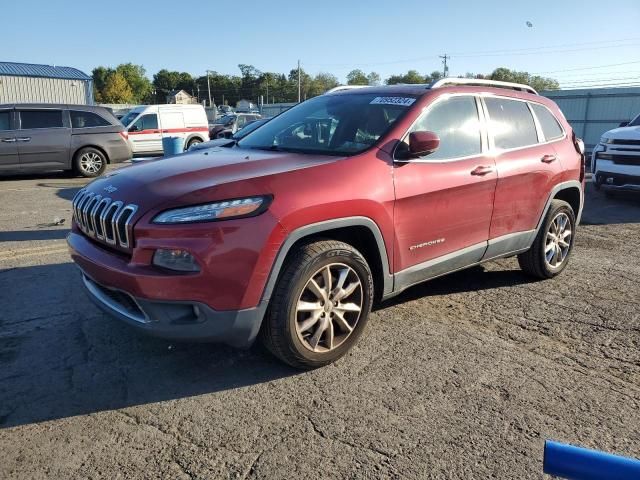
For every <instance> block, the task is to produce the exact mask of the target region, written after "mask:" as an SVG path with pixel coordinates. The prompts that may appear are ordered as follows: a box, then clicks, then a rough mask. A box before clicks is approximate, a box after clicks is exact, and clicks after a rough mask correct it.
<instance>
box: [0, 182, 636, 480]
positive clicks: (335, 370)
mask: <svg viewBox="0 0 640 480" xmlns="http://www.w3.org/2000/svg"><path fill="white" fill-rule="evenodd" d="M85 183H86V180H83V179H77V178H69V177H66V176H64V175H61V174H47V175H33V176H20V177H9V178H4V179H0V247H1V248H0V452H2V453H1V455H0V478H3V479H12V478H56V479H67V478H69V479H72V478H73V479H77V478H91V479H98V478H109V479H112V478H176V479H182V478H184V479H189V478H198V479H205V478H206V479H210V478H211V479H212V478H268V479H277V478H283V479H285V478H286V479H290V478H416V479H417V478H466V479H470V478H474V479H475V478H519V479H524V478H527V479H528V478H541V477H542V449H543V443H544V440H545V439H547V438H552V439H556V440H559V441H564V442H570V443H574V444H578V445H582V446H586V447H591V448H597V449H601V450H606V451H611V452H616V453H619V454H624V455H629V456H635V457H640V409H639V408H638V407H639V406H640V353H639V348H640V300H639V298H640V295H639V293H640V259H639V254H638V250H639V246H640V197H638V196H632V195H626V196H617V197H615V198H611V199H609V198H606V197H605V196H604V195H603V194H602V193H599V192H595V191H593V190H592V189H591V186H590V185H589V188H588V190H587V200H586V209H585V213H584V216H583V224H582V225H581V226H580V227H579V229H578V235H577V243H576V247H575V250H574V252H573V257H572V258H571V260H570V264H569V266H568V267H567V269H566V270H565V272H564V273H563V274H562V275H560V276H559V277H557V278H555V279H553V280H548V281H543V282H537V281H531V280H530V279H529V278H527V277H525V276H524V275H522V274H521V273H520V271H519V270H518V266H517V262H516V260H515V259H506V260H501V261H497V262H493V263H488V264H486V265H484V266H482V267H478V268H473V269H470V270H466V271H463V272H459V273H456V274H453V275H450V276H447V277H442V278H440V279H436V280H433V281H431V282H429V283H426V284H423V285H420V286H417V287H414V288H412V289H410V290H408V291H406V292H405V293H404V294H403V295H402V296H400V297H398V298H395V299H393V301H391V302H388V303H386V304H384V305H382V306H380V307H379V308H378V309H377V310H376V311H375V312H374V313H373V314H372V316H371V319H370V322H369V325H368V326H367V330H366V332H365V334H364V335H363V337H362V338H361V340H360V342H359V344H358V345H357V346H356V348H354V350H353V351H352V352H351V353H350V354H349V355H348V356H347V357H345V358H344V359H342V360H341V361H339V362H337V363H336V364H334V365H331V366H329V367H326V368H322V369H319V370H316V371H312V372H305V373H301V372H298V371H295V370H292V369H291V368H289V367H287V366H284V365H282V364H280V363H279V362H278V361H276V360H275V359H273V358H272V357H271V356H270V355H269V354H268V353H266V352H265V351H263V350H262V349H261V348H259V347H254V348H253V349H251V350H248V351H240V350H234V349H231V348H228V347H225V346H220V345H209V344H184V343H182V344H181V343H172V342H169V341H165V340H159V339H155V338H150V337H146V336H143V335H142V334H139V333H137V332H136V331H134V330H132V329H131V328H129V327H128V326H126V325H123V324H121V323H119V322H118V321H116V320H112V319H110V318H109V317H107V316H106V315H104V314H102V313H101V312H100V311H99V310H97V309H96V308H95V307H94V306H93V304H92V303H90V301H89V300H88V299H87V297H86V295H85V293H84V292H83V291H82V288H81V283H80V276H79V273H78V270H77V269H76V268H75V267H74V265H73V264H72V263H71V262H70V259H69V255H68V253H67V250H66V246H65V240H64V239H65V235H66V233H67V232H68V228H69V223H70V221H71V208H70V200H71V198H72V197H73V195H74V193H75V192H76V191H77V190H78V189H79V188H80V187H81V186H82V185H83V184H85ZM62 220H64V223H62Z"/></svg>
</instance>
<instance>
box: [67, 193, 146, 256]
mask: <svg viewBox="0 0 640 480" xmlns="http://www.w3.org/2000/svg"><path fill="white" fill-rule="evenodd" d="M72 205H73V218H74V220H75V222H76V224H77V225H78V228H80V230H82V232H83V233H84V234H85V235H87V236H88V237H91V238H95V239H96V240H99V241H101V242H104V243H106V244H107V245H111V246H114V247H115V246H118V247H121V248H126V249H129V248H131V247H132V243H133V232H132V225H131V220H132V219H133V216H134V215H135V213H136V211H137V210H138V206H137V205H133V204H127V205H125V204H123V203H122V202H121V201H119V200H116V201H114V200H112V199H111V198H109V197H103V196H102V195H98V194H95V193H92V192H88V191H87V190H84V189H83V190H80V191H79V192H78V193H76V195H75V197H73V202H72Z"/></svg>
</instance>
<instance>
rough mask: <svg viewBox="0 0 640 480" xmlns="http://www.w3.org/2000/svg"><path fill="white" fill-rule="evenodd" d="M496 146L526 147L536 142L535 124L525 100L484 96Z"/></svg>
mask: <svg viewBox="0 0 640 480" xmlns="http://www.w3.org/2000/svg"><path fill="white" fill-rule="evenodd" d="M485 104H486V105H487V110H488V111H489V119H490V122H489V124H490V126H491V132H492V133H493V139H494V144H495V147H496V148H501V149H509V148H518V147H526V146H529V145H535V144H536V143H538V133H537V132H536V124H535V122H534V121H533V116H532V115H531V110H529V107H528V106H527V103H526V102H521V101H517V100H509V99H506V98H493V97H489V98H485Z"/></svg>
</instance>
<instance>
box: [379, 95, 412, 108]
mask: <svg viewBox="0 0 640 480" xmlns="http://www.w3.org/2000/svg"><path fill="white" fill-rule="evenodd" d="M415 101H416V99H415V98H408V97H376V98H374V99H373V100H371V102H370V105H401V106H403V107H409V106H411V105H413V102H415Z"/></svg>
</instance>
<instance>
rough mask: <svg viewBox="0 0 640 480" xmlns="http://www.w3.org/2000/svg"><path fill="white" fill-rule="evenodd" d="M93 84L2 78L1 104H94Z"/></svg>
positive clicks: (45, 79) (13, 77)
mask: <svg viewBox="0 0 640 480" xmlns="http://www.w3.org/2000/svg"><path fill="white" fill-rule="evenodd" d="M90 89H91V84H90V82H88V81H85V80H64V79H59V78H43V77H18V76H8V75H1V76H0V103H69V104H77V105H85V104H90V103H92V98H93V92H91V90H90Z"/></svg>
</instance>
